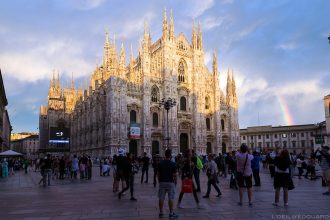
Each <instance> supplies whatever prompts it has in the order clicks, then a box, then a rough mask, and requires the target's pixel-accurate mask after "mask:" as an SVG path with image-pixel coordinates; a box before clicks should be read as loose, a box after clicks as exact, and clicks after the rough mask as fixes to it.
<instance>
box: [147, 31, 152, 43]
mask: <svg viewBox="0 0 330 220" xmlns="http://www.w3.org/2000/svg"><path fill="white" fill-rule="evenodd" d="M150 29H151V28H150V26H149V39H148V40H149V47H150V46H151V45H152V39H151V30H150Z"/></svg>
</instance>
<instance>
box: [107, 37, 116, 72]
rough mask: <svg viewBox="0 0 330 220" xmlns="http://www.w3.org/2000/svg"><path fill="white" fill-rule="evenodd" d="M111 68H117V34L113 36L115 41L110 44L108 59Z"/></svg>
mask: <svg viewBox="0 0 330 220" xmlns="http://www.w3.org/2000/svg"><path fill="white" fill-rule="evenodd" d="M108 65H109V66H110V69H112V70H116V69H117V68H116V67H117V50H116V35H114V36H113V41H112V42H111V44H110V54H109V59H108Z"/></svg>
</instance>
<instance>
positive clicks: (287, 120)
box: [276, 94, 294, 125]
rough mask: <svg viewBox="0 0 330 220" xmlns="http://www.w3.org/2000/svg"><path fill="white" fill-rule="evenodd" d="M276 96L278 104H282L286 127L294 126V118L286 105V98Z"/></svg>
mask: <svg viewBox="0 0 330 220" xmlns="http://www.w3.org/2000/svg"><path fill="white" fill-rule="evenodd" d="M276 96H277V100H278V102H279V103H280V108H281V111H282V114H283V118H284V122H285V123H286V125H293V124H294V121H293V117H292V116H291V113H290V111H289V107H288V104H287V103H286V101H285V99H284V97H283V96H281V95H279V94H277V95H276Z"/></svg>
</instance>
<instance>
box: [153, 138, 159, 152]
mask: <svg viewBox="0 0 330 220" xmlns="http://www.w3.org/2000/svg"><path fill="white" fill-rule="evenodd" d="M151 153H152V155H154V154H156V153H159V141H152V144H151Z"/></svg>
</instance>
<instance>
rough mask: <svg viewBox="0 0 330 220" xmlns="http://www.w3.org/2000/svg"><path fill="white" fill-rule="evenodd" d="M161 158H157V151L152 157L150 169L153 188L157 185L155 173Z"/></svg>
mask: <svg viewBox="0 0 330 220" xmlns="http://www.w3.org/2000/svg"><path fill="white" fill-rule="evenodd" d="M161 159H162V158H161V157H160V156H159V151H157V152H156V153H155V154H154V156H153V157H152V168H153V169H154V181H153V184H154V187H156V184H157V172H158V165H159V163H160V161H161Z"/></svg>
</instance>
